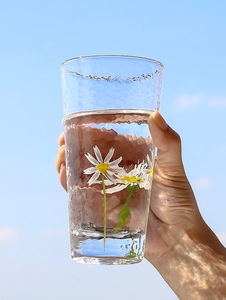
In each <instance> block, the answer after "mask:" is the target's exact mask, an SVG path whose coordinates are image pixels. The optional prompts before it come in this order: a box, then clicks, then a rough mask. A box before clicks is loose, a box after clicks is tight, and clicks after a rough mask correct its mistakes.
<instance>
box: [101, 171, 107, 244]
mask: <svg viewBox="0 0 226 300" xmlns="http://www.w3.org/2000/svg"><path fill="white" fill-rule="evenodd" d="M101 179H102V188H103V194H104V250H105V249H106V233H107V195H106V188H105V183H104V175H103V174H101Z"/></svg>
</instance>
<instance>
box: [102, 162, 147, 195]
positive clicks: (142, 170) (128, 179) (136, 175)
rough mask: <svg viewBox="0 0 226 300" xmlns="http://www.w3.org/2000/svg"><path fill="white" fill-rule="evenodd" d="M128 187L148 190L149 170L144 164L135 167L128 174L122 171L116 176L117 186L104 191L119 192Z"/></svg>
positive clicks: (109, 192)
mask: <svg viewBox="0 0 226 300" xmlns="http://www.w3.org/2000/svg"><path fill="white" fill-rule="evenodd" d="M128 186H137V187H139V188H144V189H146V190H149V189H150V170H149V168H148V165H147V164H146V163H145V162H142V163H140V164H138V165H135V167H134V169H133V170H131V171H130V172H128V173H127V172H126V171H125V170H124V169H123V170H122V171H121V172H120V173H119V174H118V176H117V185H116V186H114V187H111V188H108V189H106V193H107V194H113V193H115V192H120V191H122V190H124V189H126V188H127V187H128Z"/></svg>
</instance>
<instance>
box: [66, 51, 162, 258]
mask: <svg viewBox="0 0 226 300" xmlns="http://www.w3.org/2000/svg"><path fill="white" fill-rule="evenodd" d="M163 69H164V67H163V65H162V64H161V63H160V62H158V61H156V60H152V59H149V58H144V57H136V56H126V55H95V56H84V57H76V58H73V59H69V60H67V61H66V62H64V63H63V64H62V90H63V104H64V121H63V124H64V132H65V146H66V169H67V188H68V199H69V222H70V241H71V256H72V259H73V260H75V261H77V262H82V263H94V264H133V263H138V262H140V261H141V260H142V258H143V256H144V248H145V237H146V230H147V222H148V213H149V205H150V195H151V184H152V178H153V173H154V160H155V159H154V157H155V148H154V145H153V143H152V139H151V136H150V133H149V128H148V118H149V115H150V112H151V111H154V110H157V109H159V104H160V94H161V85H162V78H163Z"/></svg>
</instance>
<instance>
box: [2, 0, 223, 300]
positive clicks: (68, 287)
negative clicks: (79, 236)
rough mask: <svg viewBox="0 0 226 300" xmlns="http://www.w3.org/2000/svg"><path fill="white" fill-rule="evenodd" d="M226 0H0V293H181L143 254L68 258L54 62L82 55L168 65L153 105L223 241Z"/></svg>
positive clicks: (8, 297)
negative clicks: (108, 261) (99, 259)
mask: <svg viewBox="0 0 226 300" xmlns="http://www.w3.org/2000/svg"><path fill="white" fill-rule="evenodd" d="M225 12H226V2H225V1H224V0H218V1H211V0H210V1H204V0H200V1H194V0H190V1H177V0H176V1H166V0H165V1H163V0H159V1H152V0H149V1H147V0H139V1H133V0H132V1H131V0H130V1H127V0H125V1H122V0H120V1H119V0H115V1H106V0H105V1H103V0H99V1H98V0H96V1H95V0H93V1H91V0H90V1H88V0H83V1H77V0H74V1H72V0H71V1H69V0H64V1H62V0H58V1H50V0H45V1H43V0H42V1H25V0H21V1H16V0H14V1H10V0H9V1H4V2H3V3H1V9H0V24H1V26H0V62H1V64H0V66H1V67H0V70H1V72H0V99H1V109H0V128H1V141H2V142H1V150H0V153H1V173H0V192H1V196H0V212H1V214H0V282H1V288H0V298H1V299H4V300H21V299H32V300H36V299H42V300H47V299H48V300H49V299H55V300H61V299H68V300H70V299H80V300H87V299H92V298H94V299H96V298H98V299H100V300H103V299H106V297H107V298H108V299H110V300H115V299H136V298H138V297H139V298H143V299H150V297H151V298H152V299H161V300H173V299H177V298H176V296H175V295H174V294H173V292H172V291H171V290H170V289H169V288H168V286H167V285H166V283H165V282H164V281H163V279H162V278H161V276H160V275H159V274H158V272H157V271H156V270H155V269H154V268H153V267H152V266H151V265H150V264H148V263H147V261H145V260H144V261H143V262H142V263H140V264H137V265H133V266H128V267H120V266H112V267H109V266H86V265H79V264H76V263H74V262H73V261H71V259H70V251H69V236H68V213H67V196H66V193H65V192H64V191H63V190H62V189H61V187H60V185H59V183H58V176H57V174H56V172H55V167H54V161H55V155H56V152H57V149H58V146H57V139H58V135H59V134H60V132H61V131H62V125H61V119H62V116H63V113H62V110H63V109H62V96H61V78H60V64H61V63H62V62H63V61H64V60H66V59H68V58H71V57H74V56H79V55H90V54H131V55H139V56H147V57H151V58H154V59H157V60H159V61H161V62H162V63H163V64H164V65H165V75H164V82H163V91H162V98H161V112H162V114H163V115H164V117H165V118H166V120H167V121H168V123H169V124H170V125H171V126H172V127H173V128H174V129H175V130H176V131H178V132H179V133H180V135H181V137H182V141H183V158H184V164H185V168H186V170H187V175H188V177H189V180H190V182H191V184H192V186H193V189H194V192H195V194H196V197H197V201H198V204H199V207H200V210H201V212H202V214H203V217H204V219H205V220H206V221H207V223H208V224H209V225H210V227H211V228H212V229H213V230H214V231H215V232H216V234H217V235H218V236H219V237H220V239H221V240H222V242H223V243H224V244H226V223H225V211H226V203H225V194H226V185H225V178H226V176H225V166H226V138H225V123H226V119H225V115H226V74H225V70H226V56H225V53H226V18H225Z"/></svg>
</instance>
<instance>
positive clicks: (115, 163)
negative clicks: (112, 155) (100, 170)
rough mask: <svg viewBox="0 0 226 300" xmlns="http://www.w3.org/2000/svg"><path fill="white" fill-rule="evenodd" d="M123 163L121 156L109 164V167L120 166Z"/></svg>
mask: <svg viewBox="0 0 226 300" xmlns="http://www.w3.org/2000/svg"><path fill="white" fill-rule="evenodd" d="M121 161H122V157H121V156H120V157H119V158H117V159H116V160H113V161H111V162H109V166H113V165H118V164H119V163H120V162H121Z"/></svg>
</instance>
